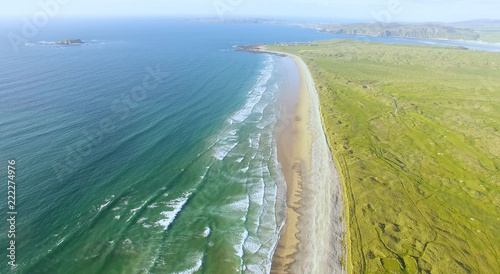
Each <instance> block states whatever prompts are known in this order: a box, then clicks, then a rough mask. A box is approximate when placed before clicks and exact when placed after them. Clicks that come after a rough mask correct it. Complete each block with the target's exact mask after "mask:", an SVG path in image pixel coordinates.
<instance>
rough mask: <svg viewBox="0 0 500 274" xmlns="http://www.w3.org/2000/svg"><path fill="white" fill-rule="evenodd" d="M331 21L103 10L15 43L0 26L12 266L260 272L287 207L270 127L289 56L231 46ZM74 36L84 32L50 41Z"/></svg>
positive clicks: (302, 36)
mask: <svg viewBox="0 0 500 274" xmlns="http://www.w3.org/2000/svg"><path fill="white" fill-rule="evenodd" d="M14 25H15V24H11V25H8V26H11V27H10V28H7V27H5V26H6V25H5V24H4V25H3V26H4V27H3V28H2V32H3V33H1V37H7V34H8V33H9V32H11V31H14V32H16V31H17V32H18V33H20V30H19V29H20V28H15V27H14ZM329 37H331V36H330V35H327V34H324V33H318V32H316V31H313V30H308V29H301V28H298V27H293V26H284V25H259V24H211V23H194V22H173V21H164V20H143V19H133V20H132V19H127V20H125V19H120V20H103V19H101V20H60V21H54V22H51V24H50V25H48V26H47V27H45V28H44V29H40V30H39V32H38V33H37V35H36V36H35V37H33V38H32V39H30V41H29V43H28V44H26V45H23V46H21V47H19V51H18V52H17V53H16V52H15V51H14V50H13V48H12V46H11V45H10V44H9V43H8V40H7V39H4V40H3V41H2V44H1V45H0V60H2V62H1V63H0V67H1V68H0V98H1V107H0V128H1V130H0V131H1V132H2V136H1V142H0V151H1V156H0V157H1V161H2V164H3V165H4V166H5V167H6V165H7V161H8V160H10V159H15V160H16V171H17V174H16V187H17V188H16V207H17V211H18V215H17V223H16V228H17V229H16V250H17V254H16V263H18V265H19V266H18V268H17V269H16V272H17V273H148V272H152V273H176V272H179V273H192V272H196V271H198V270H199V271H203V272H207V273H234V272H239V271H245V270H247V271H249V272H254V273H262V272H269V270H270V265H271V258H272V254H273V251H274V248H275V246H276V244H277V240H278V236H279V231H280V228H281V226H282V225H283V222H284V220H285V216H284V208H285V191H286V189H285V182H284V179H283V175H282V173H281V170H280V165H279V163H278V161H277V151H276V134H275V133H276V130H277V127H278V126H277V122H278V115H279V112H280V104H279V100H278V99H279V96H278V95H279V91H280V89H281V88H283V87H284V86H286V83H287V82H288V81H287V80H286V77H289V76H287V75H288V74H287V73H286V71H285V69H284V67H285V66H287V64H286V63H287V61H286V59H285V58H281V57H277V56H269V55H257V54H251V53H247V52H238V51H235V46H236V45H245V44H255V43H274V42H294V41H302V42H305V41H313V40H318V39H327V38H329ZM68 38H79V39H82V40H83V41H85V42H86V43H85V44H84V45H79V46H60V45H57V44H55V43H54V42H56V41H59V40H62V39H68ZM292 64H293V63H292ZM288 65H290V62H288ZM5 176H7V175H5ZM6 192H7V190H5V191H4V192H3V193H5V194H7V193H6ZM6 200H7V197H6V195H5V196H4V201H6ZM4 205H6V202H5V203H3V202H2V206H4ZM2 208H3V209H4V207H2ZM2 211H3V212H7V209H6V208H5V210H2ZM5 214H6V213H5ZM5 216H7V215H5ZM6 218H7V217H6ZM7 225H8V224H7V222H1V229H0V231H1V232H2V233H1V234H0V242H1V243H5V244H4V245H7V243H8V241H9V239H8V238H7V231H8V227H7ZM4 232H5V233H4ZM4 253H5V252H4ZM1 257H2V258H1V267H2V269H5V267H6V266H7V260H8V258H6V256H5V254H4V255H3V256H1ZM2 273H3V271H2Z"/></svg>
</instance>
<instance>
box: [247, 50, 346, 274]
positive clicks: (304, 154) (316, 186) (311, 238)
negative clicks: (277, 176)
mask: <svg viewBox="0 0 500 274" xmlns="http://www.w3.org/2000/svg"><path fill="white" fill-rule="evenodd" d="M244 50H245V51H249V52H252V53H265V54H274V55H278V56H281V57H288V58H291V59H292V60H293V62H294V63H295V65H296V66H297V68H298V72H299V75H300V84H299V85H300V86H299V90H298V99H297V102H296V104H295V107H294V110H292V114H293V116H292V119H291V121H288V123H289V124H291V125H290V126H289V127H285V129H283V131H282V132H281V133H280V136H279V138H278V159H279V162H280V164H281V166H282V171H283V174H284V176H285V180H286V184H287V208H286V216H287V217H286V221H285V225H284V227H283V229H282V231H281V233H280V239H279V241H278V244H277V246H276V250H275V253H274V255H273V260H272V267H271V273H288V272H292V273H346V272H347V270H346V265H347V251H346V250H345V249H346V239H345V235H346V225H345V217H344V202H343V200H344V196H343V191H342V183H341V181H340V176H339V173H338V170H337V168H336V164H335V162H334V161H333V155H332V152H331V148H330V147H329V145H328V143H327V139H326V135H325V132H324V128H323V124H322V120H321V114H320V109H319V97H318V94H317V91H316V88H315V85H314V81H313V78H312V75H311V73H310V71H309V69H308V68H307V66H306V64H305V63H304V62H303V61H302V59H301V58H300V57H298V56H295V55H292V54H287V53H282V52H270V51H267V50H266V49H265V46H263V45H259V46H253V47H246V48H245V49H244ZM280 119H286V118H283V117H281V118H280ZM289 120H290V119H289ZM285 123H286V121H285ZM313 156H314V157H313ZM329 220H331V221H329Z"/></svg>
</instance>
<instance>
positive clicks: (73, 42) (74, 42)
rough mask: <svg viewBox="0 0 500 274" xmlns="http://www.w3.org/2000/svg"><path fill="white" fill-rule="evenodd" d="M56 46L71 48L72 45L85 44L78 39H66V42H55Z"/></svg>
mask: <svg viewBox="0 0 500 274" xmlns="http://www.w3.org/2000/svg"><path fill="white" fill-rule="evenodd" d="M57 44H59V45H68V46H72V45H81V44H85V42H83V41H82V40H80V39H66V40H61V41H59V42H57Z"/></svg>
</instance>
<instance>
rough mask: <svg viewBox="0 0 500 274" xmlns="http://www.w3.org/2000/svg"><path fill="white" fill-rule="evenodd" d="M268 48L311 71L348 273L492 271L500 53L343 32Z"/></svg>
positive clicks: (499, 249) (499, 227) (497, 228)
mask: <svg viewBox="0 0 500 274" xmlns="http://www.w3.org/2000/svg"><path fill="white" fill-rule="evenodd" d="M268 49H270V50H274V51H283V52H289V53H292V54H296V55H298V56H300V57H301V58H302V59H303V60H304V61H305V62H306V64H307V65H308V67H309V69H310V70H311V72H312V74H313V77H314V79H315V83H316V87H317V89H318V92H319V95H320V100H321V106H320V107H321V112H322V116H323V124H324V126H325V129H326V132H327V135H328V139H329V142H330V146H331V148H332V149H333V152H334V156H335V161H336V163H337V165H338V167H339V169H340V172H341V177H342V181H343V187H344V195H345V200H346V218H347V223H348V235H347V238H348V245H349V246H348V248H349V253H348V258H349V265H348V269H349V272H350V273H363V272H365V273H366V272H367V273H386V272H388V271H389V272H392V273H417V272H422V273H429V272H430V271H432V273H499V272H500V171H499V170H500V53H489V52H479V51H471V50H463V49H459V48H447V47H438V46H418V45H391V44H380V43H371V42H361V41H342V40H335V41H321V42H315V43H311V44H304V45H293V46H278V45H275V46H268ZM325 221H327V220H325ZM332 259H333V258H332Z"/></svg>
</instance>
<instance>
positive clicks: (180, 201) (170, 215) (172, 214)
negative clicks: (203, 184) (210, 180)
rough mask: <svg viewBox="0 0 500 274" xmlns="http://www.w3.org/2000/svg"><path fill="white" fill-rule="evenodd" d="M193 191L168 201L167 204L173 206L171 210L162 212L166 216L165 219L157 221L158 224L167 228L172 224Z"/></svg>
mask: <svg viewBox="0 0 500 274" xmlns="http://www.w3.org/2000/svg"><path fill="white" fill-rule="evenodd" d="M190 195H191V193H185V194H184V196H183V197H180V198H177V199H175V200H172V201H170V202H168V203H167V206H169V207H172V208H173V210H171V211H163V212H162V213H161V214H162V215H163V216H165V219H162V220H159V221H157V222H156V223H155V224H156V226H163V227H164V228H165V230H167V229H168V227H169V226H170V225H171V224H172V222H173V221H174V220H175V218H176V217H177V214H179V212H181V210H182V207H184V205H185V204H186V203H187V201H188V198H189V196H190Z"/></svg>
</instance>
